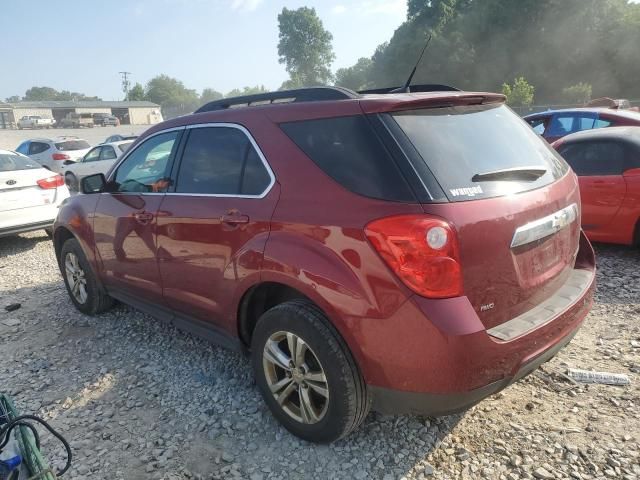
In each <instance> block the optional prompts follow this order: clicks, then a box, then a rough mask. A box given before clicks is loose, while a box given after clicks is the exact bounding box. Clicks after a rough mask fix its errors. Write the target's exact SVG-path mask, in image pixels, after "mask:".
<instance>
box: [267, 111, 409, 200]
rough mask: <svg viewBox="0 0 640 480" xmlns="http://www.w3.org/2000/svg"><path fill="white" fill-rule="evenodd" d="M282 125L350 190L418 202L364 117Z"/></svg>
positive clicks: (294, 139)
mask: <svg viewBox="0 0 640 480" xmlns="http://www.w3.org/2000/svg"><path fill="white" fill-rule="evenodd" d="M280 127H281V128H282V130H283V131H284V132H285V134H286V135H287V136H288V137H289V138H290V139H291V140H293V142H294V143H295V144H296V145H297V146H298V147H299V148H300V149H301V150H302V151H303V152H304V153H305V154H306V155H307V156H308V157H309V158H310V159H311V160H312V161H313V162H314V163H315V164H316V165H317V166H318V167H319V168H320V169H321V170H322V171H323V172H324V173H326V174H327V175H329V176H330V177H331V178H332V179H333V180H335V181H336V182H338V183H339V184H340V185H342V186H343V187H344V188H346V189H348V190H350V191H351V192H354V193H357V194H360V195H364V196H366V197H372V198H378V199H382V200H390V201H399V202H413V201H416V199H415V195H413V192H412V191H411V189H410V187H409V186H408V184H407V182H406V180H405V179H404V177H403V176H402V174H401V172H400V170H399V168H398V166H397V165H396V163H395V160H394V159H393V158H392V157H391V155H390V154H389V153H388V152H387V150H386V148H385V146H384V145H383V143H382V141H381V140H380V139H379V138H378V136H377V134H376V133H375V131H374V130H373V129H372V127H371V126H370V124H369V122H368V120H367V119H366V118H365V117H364V116H362V115H357V116H349V117H338V118H323V119H319V120H305V121H297V122H289V123H283V124H281V125H280Z"/></svg>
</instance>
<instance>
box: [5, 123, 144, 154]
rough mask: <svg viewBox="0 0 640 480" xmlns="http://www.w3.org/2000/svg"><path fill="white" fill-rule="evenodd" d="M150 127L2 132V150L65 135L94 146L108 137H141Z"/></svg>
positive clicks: (130, 126) (133, 126)
mask: <svg viewBox="0 0 640 480" xmlns="http://www.w3.org/2000/svg"><path fill="white" fill-rule="evenodd" d="M149 127H150V125H121V126H119V127H94V128H52V129H50V130H0V150H15V149H16V148H18V145H20V144H21V143H22V142H24V141H25V140H29V139H30V138H55V137H60V136H64V135H75V136H76V137H80V138H83V139H85V140H86V141H87V142H89V143H90V144H91V145H92V146H93V145H98V144H99V143H102V142H104V141H105V139H106V138H107V137H110V136H111V135H115V134H116V133H120V134H123V135H125V134H126V135H140V134H141V133H142V132H144V131H145V130H146V129H147V128H149Z"/></svg>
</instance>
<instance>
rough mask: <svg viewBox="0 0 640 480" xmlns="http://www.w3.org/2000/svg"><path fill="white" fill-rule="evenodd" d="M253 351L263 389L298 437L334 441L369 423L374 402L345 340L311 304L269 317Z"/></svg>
mask: <svg viewBox="0 0 640 480" xmlns="http://www.w3.org/2000/svg"><path fill="white" fill-rule="evenodd" d="M251 349H252V364H253V369H254V374H255V377H256V383H257V385H258V388H259V389H260V392H261V393H262V396H263V398H264V400H265V402H266V403H267V405H268V406H269V408H270V409H271V412H272V413H273V415H274V416H275V417H276V418H277V419H278V421H280V423H281V424H282V425H283V426H284V427H285V428H286V429H287V430H289V431H290V432H291V433H293V434H294V435H296V436H298V437H300V438H303V439H305V440H308V441H311V442H331V441H334V440H337V439H339V438H341V437H344V436H346V435H348V434H349V433H350V432H351V431H353V430H354V429H356V428H357V427H358V426H359V425H360V424H361V423H362V421H363V420H364V419H365V417H366V415H367V412H368V410H369V404H370V402H369V397H368V395H367V392H366V385H365V383H364V380H363V378H362V375H361V374H360V372H359V371H358V368H357V366H356V364H355V362H354V360H353V358H352V356H351V352H350V351H349V349H348V348H347V346H346V345H345V343H344V341H343V340H342V339H341V338H340V336H339V335H338V333H337V332H336V331H335V330H334V328H333V326H332V325H331V324H330V323H329V320H328V319H327V317H326V316H325V315H324V313H323V312H322V311H321V310H320V309H319V308H318V307H316V306H315V305H313V304H312V303H311V302H308V301H305V300H293V301H290V302H285V303H282V304H280V305H277V306H275V307H273V308H272V309H270V310H268V311H267V312H266V313H264V314H263V315H262V317H260V320H259V321H258V324H257V325H256V328H255V330H254V333H253V338H252V341H251Z"/></svg>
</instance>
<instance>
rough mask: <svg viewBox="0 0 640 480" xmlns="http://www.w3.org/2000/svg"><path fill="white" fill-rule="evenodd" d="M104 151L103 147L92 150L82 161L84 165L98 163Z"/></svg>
mask: <svg viewBox="0 0 640 480" xmlns="http://www.w3.org/2000/svg"><path fill="white" fill-rule="evenodd" d="M101 150H102V147H96V148H94V149H93V150H90V151H89V153H87V154H86V155H85V156H84V158H83V159H82V162H83V163H87V162H96V161H98V159H99V158H100V151H101Z"/></svg>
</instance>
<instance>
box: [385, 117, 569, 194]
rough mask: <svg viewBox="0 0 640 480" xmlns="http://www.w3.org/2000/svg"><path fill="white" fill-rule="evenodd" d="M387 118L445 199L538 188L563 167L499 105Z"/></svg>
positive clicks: (558, 160) (537, 139)
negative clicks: (429, 173)
mask: <svg viewBox="0 0 640 480" xmlns="http://www.w3.org/2000/svg"><path fill="white" fill-rule="evenodd" d="M393 118H394V119H395V121H396V122H397V123H398V125H399V126H400V128H401V129H402V130H403V131H404V133H405V134H406V135H407V137H408V139H409V140H410V141H411V143H412V144H413V146H414V147H415V148H416V150H417V151H418V153H419V154H420V156H421V157H422V159H423V161H424V162H425V163H426V164H427V166H428V167H429V169H430V170H431V172H432V173H433V175H434V176H435V178H436V179H437V181H438V182H439V183H440V185H441V186H442V188H443V189H444V191H445V193H446V195H447V197H448V198H449V200H450V201H464V200H470V199H474V198H488V197H496V196H501V195H506V194H512V193H518V192H523V191H527V190H532V189H535V188H540V187H542V186H545V185H548V184H549V183H552V182H554V181H555V180H557V179H559V178H560V177H562V176H563V175H564V173H565V172H567V170H568V166H567V164H566V163H565V161H564V160H563V159H562V158H561V157H560V156H559V155H558V154H557V153H556V152H555V151H554V150H553V149H552V148H551V147H549V145H548V144H547V143H546V142H544V140H541V139H540V138H539V137H538V136H537V135H536V134H535V133H534V132H533V130H532V129H531V128H530V127H529V125H527V124H526V123H525V122H524V121H523V120H521V119H520V117H518V116H517V115H516V114H515V113H513V112H512V111H511V110H510V109H509V108H508V107H506V106H504V105H500V106H495V105H474V106H462V107H446V108H432V109H422V110H411V111H405V112H399V113H396V114H393ZM531 172H538V173H536V174H535V175H531ZM539 173H542V174H541V175H540V174H539Z"/></svg>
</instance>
